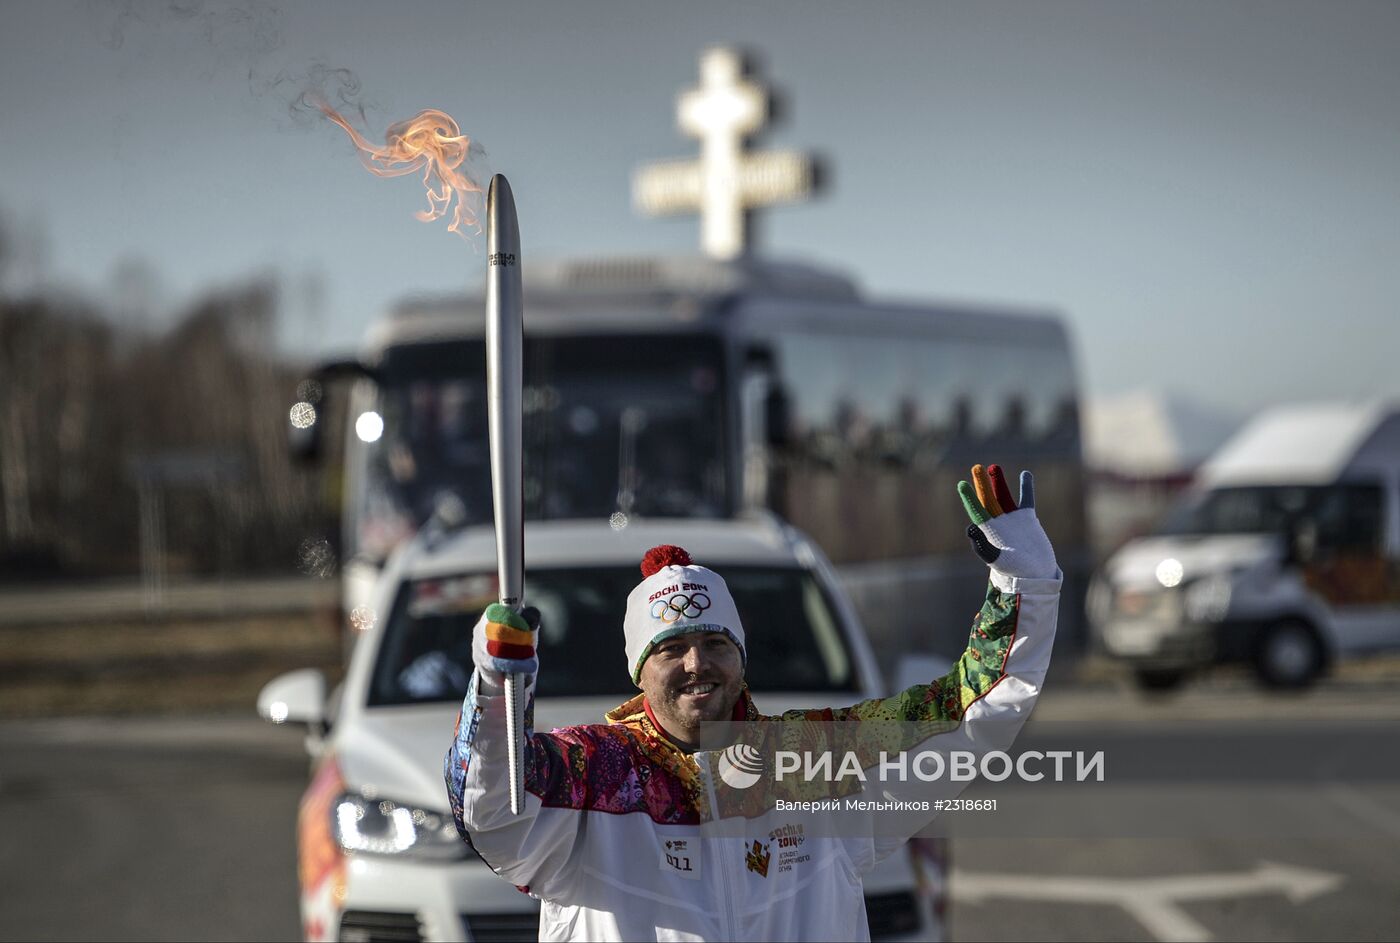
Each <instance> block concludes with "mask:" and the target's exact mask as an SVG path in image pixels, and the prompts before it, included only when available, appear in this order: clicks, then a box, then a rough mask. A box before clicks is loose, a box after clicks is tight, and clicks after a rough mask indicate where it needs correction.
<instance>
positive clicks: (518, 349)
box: [486, 174, 525, 815]
mask: <svg viewBox="0 0 1400 943" xmlns="http://www.w3.org/2000/svg"><path fill="white" fill-rule="evenodd" d="M524 344H525V341H524V314H523V306H522V303H521V287H520V224H519V223H518V222H517V221H516V218H515V198H514V197H513V196H511V192H510V184H509V183H507V182H506V178H505V177H503V176H501V175H500V174H496V175H495V176H494V177H492V178H491V188H490V190H488V191H487V194H486V410H487V422H488V423H489V426H490V430H491V431H490V437H491V497H492V506H493V509H494V511H495V519H496V573H497V576H498V577H499V579H500V602H501V605H503V606H509V607H510V608H511V609H514V610H515V611H517V612H518V611H520V607H521V598H522V596H523V595H524V588H525V507H524V500H523V487H522V482H521V478H522V472H521V462H522V455H521V450H522V447H523V436H522V433H521V400H522V399H524V395H525V391H524V372H525V364H524V356H523V348H524ZM524 688H525V679H524V678H523V677H521V676H520V675H518V674H508V675H506V709H507V713H506V743H507V744H508V746H509V749H510V811H511V812H512V813H513V814H515V815H519V814H520V812H521V810H522V809H523V808H524V807H525V691H524Z"/></svg>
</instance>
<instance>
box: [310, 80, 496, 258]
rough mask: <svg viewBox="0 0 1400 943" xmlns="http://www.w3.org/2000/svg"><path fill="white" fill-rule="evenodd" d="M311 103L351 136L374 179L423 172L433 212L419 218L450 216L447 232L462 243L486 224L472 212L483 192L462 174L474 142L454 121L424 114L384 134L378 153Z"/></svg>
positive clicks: (334, 114) (319, 103)
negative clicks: (474, 201) (470, 206)
mask: <svg viewBox="0 0 1400 943" xmlns="http://www.w3.org/2000/svg"><path fill="white" fill-rule="evenodd" d="M312 101H313V103H314V104H315V105H316V107H317V108H319V109H320V110H321V112H322V114H324V115H325V116H326V117H327V118H329V119H331V120H332V121H334V122H335V123H336V124H338V125H340V127H341V128H343V129H344V131H345V133H346V134H348V135H350V140H351V141H353V142H354V144H355V147H356V148H357V149H358V150H359V152H360V163H362V164H364V165H365V169H366V170H368V171H369V172H370V173H372V174H374V175H375V176H379V177H402V176H404V175H405V174H411V173H413V172H414V171H417V170H421V171H422V172H423V186H424V187H425V188H426V189H427V191H428V208H427V209H426V210H419V211H418V212H416V213H414V214H413V215H414V216H415V217H417V218H418V219H420V220H422V221H423V222H425V223H429V222H432V221H433V220H435V219H441V218H442V217H444V216H450V217H451V222H450V223H449V224H448V226H447V231H448V232H455V233H457V235H459V236H462V237H463V238H466V237H467V230H471V231H472V232H476V233H479V232H481V223H480V221H479V220H478V219H477V217H476V214H475V213H473V212H472V211H471V210H470V209H468V206H467V201H468V200H471V199H474V198H475V196H476V194H479V193H481V192H482V189H481V187H480V186H479V185H477V183H476V182H475V181H474V180H472V179H471V177H469V176H467V174H466V173H465V172H464V170H463V169H462V166H463V165H464V164H465V163H466V161H467V157H468V154H469V152H470V150H471V139H470V138H468V137H467V136H466V135H465V134H463V133H462V129H461V128H460V127H459V126H458V125H457V122H456V121H453V120H452V117H451V116H450V115H448V114H446V113H445V112H441V111H438V110H437V109H434V108H428V109H425V110H423V111H420V112H418V114H417V115H415V116H414V117H412V118H410V119H408V120H407V121H400V122H398V123H396V124H391V125H390V126H389V130H388V131H386V132H385V133H384V142H385V143H384V146H383V147H376V146H375V145H373V144H371V143H370V142H369V141H368V140H366V139H365V137H364V135H362V134H360V132H359V131H356V130H355V128H354V127H353V126H352V125H351V124H350V122H349V121H347V120H346V119H345V117H344V116H342V115H341V114H340V113H339V112H338V111H336V110H335V109H334V108H332V107H331V106H330V104H329V103H327V102H326V101H325V100H324V99H322V98H319V97H317V98H313V99H312Z"/></svg>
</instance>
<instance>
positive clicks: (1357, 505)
mask: <svg viewBox="0 0 1400 943" xmlns="http://www.w3.org/2000/svg"><path fill="white" fill-rule="evenodd" d="M1381 508H1382V503H1381V489H1380V487H1379V486H1377V485H1368V484H1338V485H1252V486H1248V487H1232V488H1213V489H1211V490H1209V491H1203V492H1200V493H1198V494H1196V495H1193V496H1192V497H1190V498H1188V499H1187V500H1186V501H1184V502H1183V503H1182V504H1179V505H1178V506H1177V507H1176V508H1175V509H1174V510H1173V511H1172V512H1171V513H1170V514H1168V515H1167V517H1166V519H1165V520H1164V521H1163V522H1162V523H1161V525H1159V526H1158V528H1157V533H1158V534H1161V535H1167V536H1178V535H1180V536H1188V535H1209V534H1288V533H1289V532H1290V529H1292V528H1296V527H1298V526H1300V525H1303V524H1308V525H1311V526H1313V527H1314V528H1316V530H1317V536H1318V539H1319V541H1320V542H1321V543H1322V544H1323V545H1324V546H1330V547H1338V548H1365V547H1372V546H1377V545H1378V544H1379V541H1380V524H1381V521H1382V520H1383V518H1382V514H1381Z"/></svg>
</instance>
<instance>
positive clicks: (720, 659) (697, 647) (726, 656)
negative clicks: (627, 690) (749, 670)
mask: <svg viewBox="0 0 1400 943" xmlns="http://www.w3.org/2000/svg"><path fill="white" fill-rule="evenodd" d="M743 681H744V660H743V658H742V657H740V655H739V648H738V646H736V645H735V644H734V643H733V642H731V641H730V640H729V639H728V638H727V637H726V636H724V635H722V634H721V633H719V632H692V633H690V634H689V635H680V636H677V637H676V638H670V639H667V640H666V641H664V642H662V643H661V644H660V645H658V646H656V648H654V649H652V652H651V654H650V655H649V656H647V660H646V661H645V662H643V663H642V674H641V685H642V692H643V693H644V694H646V698H647V703H648V704H650V705H651V710H652V713H653V714H655V715H656V719H657V720H659V721H660V722H661V726H663V727H665V728H666V732H667V733H669V734H670V735H671V736H672V737H673V738H674V739H676V740H678V741H680V742H682V743H686V744H690V745H695V744H698V743H699V733H700V724H701V723H703V722H705V721H714V720H728V719H729V717H730V715H731V714H733V712H734V705H735V704H736V703H738V701H739V692H740V690H741V689H742V687H743Z"/></svg>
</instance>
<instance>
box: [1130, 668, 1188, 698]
mask: <svg viewBox="0 0 1400 943" xmlns="http://www.w3.org/2000/svg"><path fill="white" fill-rule="evenodd" d="M1190 674H1191V673H1190V672H1189V671H1187V670H1186V669H1185V668H1138V669H1135V670H1134V671H1133V677H1134V678H1136V679H1137V683H1138V687H1140V688H1142V689H1143V690H1144V691H1158V692H1161V691H1175V690H1176V689H1177V688H1179V687H1181V685H1182V684H1183V683H1184V682H1185V681H1186V679H1187V678H1188V677H1190Z"/></svg>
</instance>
